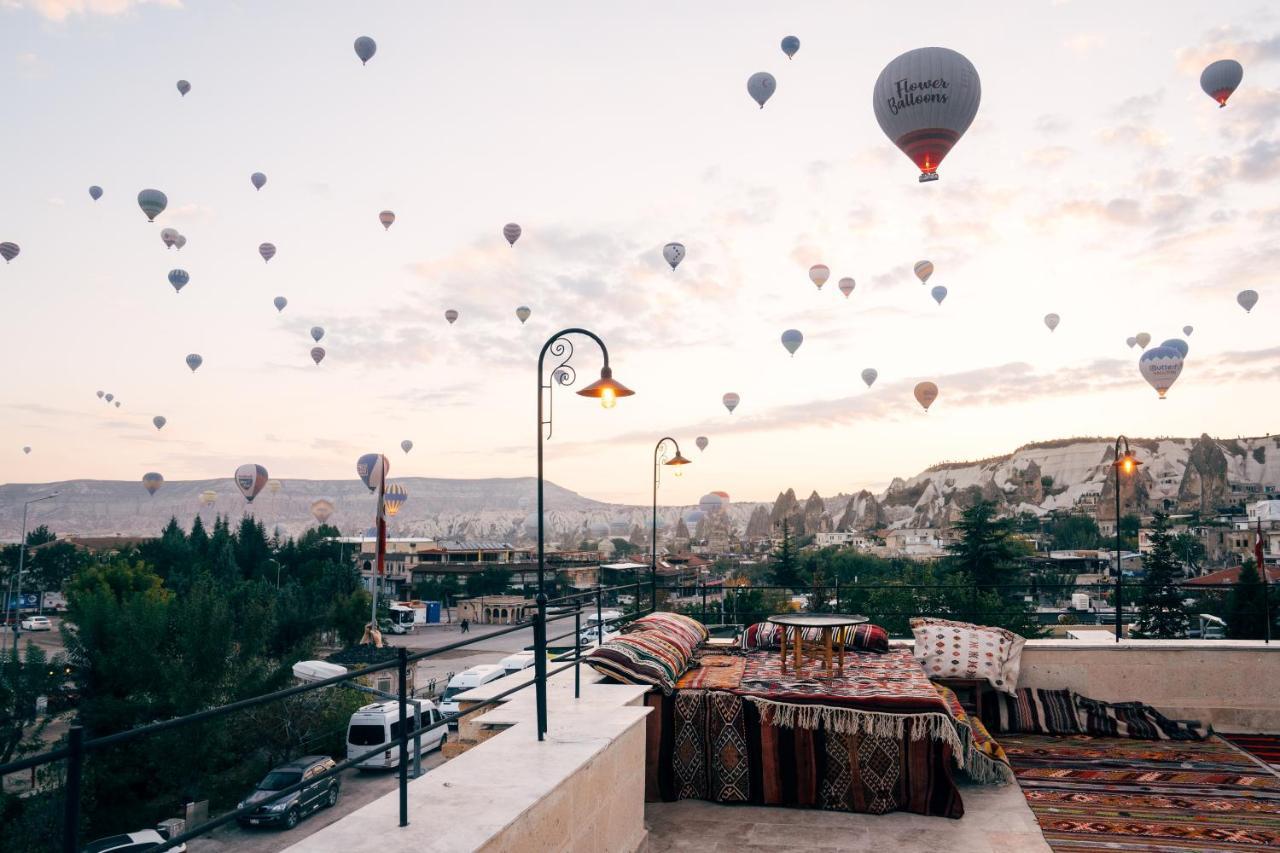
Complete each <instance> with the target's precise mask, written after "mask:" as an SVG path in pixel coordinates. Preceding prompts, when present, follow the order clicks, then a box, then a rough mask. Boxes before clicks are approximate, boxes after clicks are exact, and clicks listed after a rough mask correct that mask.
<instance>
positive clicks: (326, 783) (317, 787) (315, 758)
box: [236, 755, 338, 829]
mask: <svg viewBox="0 0 1280 853" xmlns="http://www.w3.org/2000/svg"><path fill="white" fill-rule="evenodd" d="M334 763H335V762H334V760H333V759H332V758H330V757H329V756H327V755H308V756H306V757H305V758H299V759H296V760H294V761H290V762H288V763H287V764H281V765H280V766H279V767H277V768H275V769H274V770H272V771H271V772H270V773H268V774H267V775H266V776H264V777H262V781H261V782H259V783H258V785H257V787H256V788H254V789H253V791H252V792H250V794H249V796H247V797H245V798H244V799H243V800H241V801H240V803H239V805H237V806H236V808H244V807H245V806H249V805H253V804H254V803H257V802H260V801H262V800H265V799H267V798H268V797H270V796H271V795H272V794H274V793H275V792H277V791H282V790H284V789H285V788H288V787H289V786H291V785H296V784H298V783H299V782H305V781H306V780H308V779H312V778H314V777H316V776H319V775H320V774H321V773H324V772H326V771H328V770H331V769H333V766H334ZM337 802H338V778H337V777H336V776H330V777H329V778H327V779H321V780H320V781H318V782H316V783H314V784H311V785H307V786H305V787H303V788H301V789H299V790H297V791H294V792H293V793H292V794H289V795H288V796H285V797H281V798H280V799H278V800H276V801H275V802H272V803H268V804H266V805H262V806H259V807H258V808H256V809H254V810H253V811H250V812H247V813H246V814H243V815H241V816H240V817H238V818H236V820H237V821H238V822H239V824H240V825H241V826H272V825H278V826H283V827H284V828H285V829H293V828H294V827H295V826H297V825H298V821H300V820H302V819H303V818H304V817H306V816H307V815H309V814H311V813H312V812H314V811H319V810H320V809H324V808H328V807H330V806H332V805H336V804H337Z"/></svg>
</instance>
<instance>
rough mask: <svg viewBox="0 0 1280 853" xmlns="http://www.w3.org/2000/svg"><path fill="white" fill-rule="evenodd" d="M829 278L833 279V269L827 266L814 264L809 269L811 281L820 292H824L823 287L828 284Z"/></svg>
mask: <svg viewBox="0 0 1280 853" xmlns="http://www.w3.org/2000/svg"><path fill="white" fill-rule="evenodd" d="M829 278H831V267H829V266H827V265H826V264H814V265H813V266H811V267H809V281H811V282H813V283H814V286H815V287H817V288H818V290H822V285H824V284H826V283H827V279H829Z"/></svg>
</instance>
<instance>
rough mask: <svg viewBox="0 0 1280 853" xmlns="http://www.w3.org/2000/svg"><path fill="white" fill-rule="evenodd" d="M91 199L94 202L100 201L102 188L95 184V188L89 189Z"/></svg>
mask: <svg viewBox="0 0 1280 853" xmlns="http://www.w3.org/2000/svg"><path fill="white" fill-rule="evenodd" d="M89 198H91V199H93V200H94V201H97V200H98V199H100V198H102V187H100V186H98V185H97V184H94V185H93V186H91V187H89Z"/></svg>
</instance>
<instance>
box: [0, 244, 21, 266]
mask: <svg viewBox="0 0 1280 853" xmlns="http://www.w3.org/2000/svg"><path fill="white" fill-rule="evenodd" d="M21 251H22V249H21V248H19V246H18V244H17V243H10V242H8V241H5V242H4V243H0V258H4V262H5V263H6V264H7V263H9V261H11V260H13V259H14V258H16V257H18V253H19V252H21Z"/></svg>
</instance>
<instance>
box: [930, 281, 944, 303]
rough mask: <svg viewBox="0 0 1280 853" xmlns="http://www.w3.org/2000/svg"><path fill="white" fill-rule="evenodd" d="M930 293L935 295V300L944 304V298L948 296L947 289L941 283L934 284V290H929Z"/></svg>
mask: <svg viewBox="0 0 1280 853" xmlns="http://www.w3.org/2000/svg"><path fill="white" fill-rule="evenodd" d="M929 295H930V296H932V297H933V301H934V302H936V303H938V304H939V305H941V304H942V300H944V299H946V298H947V289H946V288H945V287H943V286H942V285H940V284H937V285H934V287H933V290H930V291H929Z"/></svg>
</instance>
